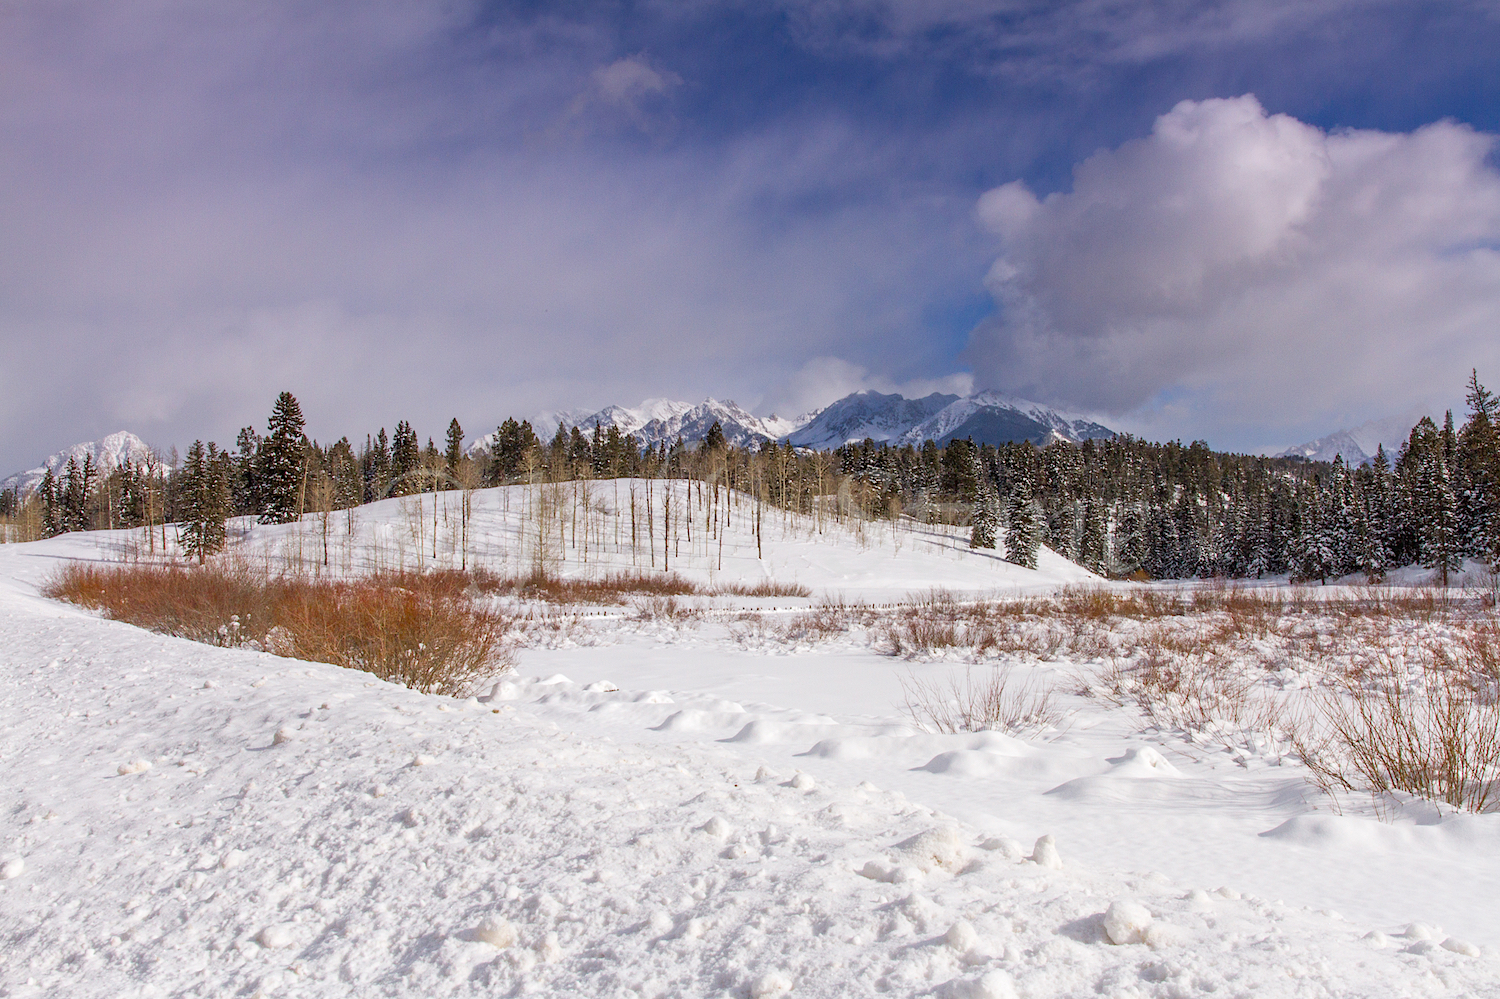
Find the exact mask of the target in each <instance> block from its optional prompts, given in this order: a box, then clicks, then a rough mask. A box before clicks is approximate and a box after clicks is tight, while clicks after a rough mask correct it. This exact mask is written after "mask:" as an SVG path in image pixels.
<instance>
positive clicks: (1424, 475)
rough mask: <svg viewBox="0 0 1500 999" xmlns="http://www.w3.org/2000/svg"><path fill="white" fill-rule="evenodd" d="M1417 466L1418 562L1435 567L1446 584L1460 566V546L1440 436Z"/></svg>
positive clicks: (1430, 567) (1461, 553)
mask: <svg viewBox="0 0 1500 999" xmlns="http://www.w3.org/2000/svg"><path fill="white" fill-rule="evenodd" d="M1420 468H1421V473H1420V478H1419V479H1418V502H1419V503H1420V506H1419V508H1418V524H1419V529H1420V537H1421V545H1422V548H1421V551H1422V565H1423V567H1424V568H1428V569H1435V570H1437V572H1438V574H1439V575H1440V577H1441V579H1442V584H1443V586H1445V587H1446V586H1447V585H1448V574H1449V573H1450V572H1455V571H1457V570H1458V569H1460V568H1462V566H1463V546H1462V539H1461V538H1460V536H1459V529H1458V528H1459V525H1458V497H1457V496H1455V495H1454V493H1453V483H1452V479H1451V477H1450V475H1449V473H1448V463H1447V461H1446V460H1444V449H1443V447H1442V446H1441V440H1440V441H1439V443H1438V446H1436V447H1429V448H1428V449H1427V453H1426V454H1425V455H1424V456H1423V458H1422V462H1421V466H1420Z"/></svg>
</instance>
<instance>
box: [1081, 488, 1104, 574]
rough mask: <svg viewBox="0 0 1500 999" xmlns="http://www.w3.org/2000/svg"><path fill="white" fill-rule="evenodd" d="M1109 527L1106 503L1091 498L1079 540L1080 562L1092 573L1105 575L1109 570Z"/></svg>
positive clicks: (1084, 511) (1086, 506)
mask: <svg viewBox="0 0 1500 999" xmlns="http://www.w3.org/2000/svg"><path fill="white" fill-rule="evenodd" d="M1108 549H1109V525H1108V523H1107V518H1106V517H1105V515H1104V502H1103V501H1102V500H1100V499H1095V498H1093V497H1090V498H1089V499H1088V500H1087V502H1086V504H1085V506H1084V510H1083V536H1082V537H1081V538H1080V539H1079V545H1078V562H1079V564H1080V565H1082V566H1083V567H1084V568H1085V569H1088V570H1089V571H1090V572H1097V573H1098V574H1099V575H1101V576H1102V575H1104V574H1105V573H1106V572H1107V571H1108V569H1109V550H1108Z"/></svg>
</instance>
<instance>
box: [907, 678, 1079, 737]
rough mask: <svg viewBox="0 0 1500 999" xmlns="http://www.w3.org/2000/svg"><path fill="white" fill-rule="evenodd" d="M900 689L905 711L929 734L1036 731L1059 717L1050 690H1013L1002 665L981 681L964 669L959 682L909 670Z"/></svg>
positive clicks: (1059, 712) (955, 679) (1029, 685)
mask: <svg viewBox="0 0 1500 999" xmlns="http://www.w3.org/2000/svg"><path fill="white" fill-rule="evenodd" d="M901 691H902V693H903V694H904V695H905V702H906V713H907V714H909V715H910V716H911V719H912V721H913V722H914V723H915V724H916V725H917V727H918V728H920V729H922V730H924V731H929V732H942V733H946V734H949V735H954V734H957V733H959V732H983V731H1000V730H1010V731H1017V730H1033V731H1041V730H1043V729H1046V728H1049V727H1052V726H1055V725H1056V724H1058V723H1059V722H1060V721H1061V720H1062V712H1061V710H1060V709H1059V708H1058V707H1057V705H1056V704H1055V703H1054V702H1053V700H1052V690H1051V688H1048V687H1040V688H1038V687H1034V686H1033V685H1031V684H1027V685H1025V686H1023V687H1021V688H1020V689H1019V690H1016V689H1013V688H1011V686H1010V670H1009V669H1008V668H1006V667H1000V666H995V667H992V668H991V669H990V671H989V675H988V676H987V677H985V678H983V679H980V680H975V678H974V673H973V670H968V669H966V670H964V674H963V679H962V680H960V679H959V678H958V677H957V676H956V675H952V674H950V675H949V676H948V677H947V679H946V682H944V681H940V680H933V679H927V678H924V677H919V676H917V675H916V674H915V673H908V674H907V675H906V676H905V677H902V678H901Z"/></svg>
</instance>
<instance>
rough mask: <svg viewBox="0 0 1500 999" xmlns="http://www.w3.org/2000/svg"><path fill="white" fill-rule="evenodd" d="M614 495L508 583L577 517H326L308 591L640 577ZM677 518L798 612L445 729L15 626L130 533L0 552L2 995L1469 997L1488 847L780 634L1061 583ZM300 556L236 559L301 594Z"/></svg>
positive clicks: (606, 668)
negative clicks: (937, 717) (1012, 726)
mask: <svg viewBox="0 0 1500 999" xmlns="http://www.w3.org/2000/svg"><path fill="white" fill-rule="evenodd" d="M635 485H636V488H637V491H638V492H637V502H638V504H643V503H644V497H643V496H642V495H640V491H641V490H644V488H645V485H644V484H643V483H637V484H635ZM629 488H630V484H628V483H622V484H619V485H618V486H617V485H615V484H612V483H602V484H594V486H593V487H592V489H593V490H594V493H593V494H592V495H591V496H590V497H588V502H587V503H580V504H578V508H580V509H581V508H584V507H586V508H588V509H590V510H593V511H594V513H593V514H591V515H590V516H592V517H594V518H595V521H594V523H593V525H592V526H591V527H589V528H588V529H587V530H585V529H584V528H581V527H580V528H579V532H580V533H579V538H580V544H579V546H577V547H575V546H574V545H573V543H572V535H571V533H569V534H566V535H564V536H563V538H562V540H561V541H559V542H557V543H556V544H555V546H554V543H553V539H552V538H551V537H550V534H549V537H548V538H547V539H546V540H545V541H542V542H541V543H540V544H541V547H540V549H538V547H537V545H538V541H537V539H536V538H534V537H533V536H532V532H533V531H534V530H535V529H537V528H538V527H539V526H540V525H545V524H551V525H552V527H556V526H557V523H558V521H559V519H560V517H561V514H560V513H559V512H558V511H560V510H564V509H566V508H567V506H568V504H565V503H561V502H560V498H559V497H553V500H554V501H558V502H553V504H552V506H551V508H550V509H551V513H550V514H549V516H552V518H553V519H552V520H550V521H545V520H542V519H540V518H538V517H537V516H535V514H536V512H537V510H536V508H535V507H533V506H532V505H531V504H533V503H534V502H535V500H536V496H535V491H528V490H522V489H512V490H487V491H482V492H480V493H477V494H475V496H474V497H473V499H474V504H475V512H474V517H473V520H472V523H471V524H470V528H471V533H470V538H469V542H468V543H467V544H465V543H464V541H463V539H462V537H461V531H460V529H459V527H458V518H457V513H456V504H457V497H456V495H449V496H448V497H445V500H444V503H445V504H447V509H446V511H445V510H444V509H443V508H442V507H440V508H439V509H438V510H437V511H436V514H437V525H438V528H437V531H436V542H435V543H434V539H433V533H432V521H431V518H432V516H433V514H434V511H433V509H432V500H431V498H428V499H427V500H426V501H425V503H426V506H425V507H423V508H422V509H420V510H419V509H418V508H417V502H416V501H415V500H413V499H408V500H392V501H387V502H386V503H384V504H378V505H376V506H374V507H367V508H363V509H361V510H358V511H355V513H354V517H353V520H352V521H350V520H349V519H346V518H345V516H344V515H343V514H335V515H334V517H333V518H331V520H330V523H329V525H328V529H329V534H328V539H329V558H328V563H329V564H328V567H327V569H326V571H328V572H357V571H363V570H364V569H366V568H369V567H372V566H381V565H387V566H392V565H402V564H404V565H407V566H408V567H416V566H417V565H418V562H419V561H420V564H421V566H422V567H424V568H425V567H430V566H433V565H440V566H441V565H449V564H457V563H459V562H463V563H465V564H468V565H470V566H473V565H475V564H476V563H477V564H481V565H488V566H493V567H495V568H497V569H507V570H512V571H513V570H516V569H524V568H525V567H527V566H528V565H531V564H533V563H534V562H535V561H536V560H537V559H539V558H546V559H551V560H552V562H551V565H552V566H553V567H554V568H556V569H558V570H559V571H563V572H566V573H571V574H588V573H594V572H598V571H601V570H603V569H605V568H619V567H622V566H629V565H631V564H632V563H643V562H644V561H646V557H645V556H644V555H643V552H642V551H641V549H640V547H639V546H638V547H637V549H635V550H634V551H632V550H631V549H630V548H629V545H628V543H627V541H628V533H625V534H623V535H618V536H617V535H616V533H615V527H616V526H619V523H620V522H621V521H624V523H625V527H624V531H625V532H628V516H625V517H619V516H616V513H618V512H620V511H624V510H626V509H627V508H628V495H629ZM657 488H660V485H659V484H658V486H657ZM677 488H678V489H679V490H680V489H681V487H680V486H679V487H677ZM674 501H675V504H676V506H677V508H678V509H679V510H683V509H689V508H691V509H693V510H695V511H697V514H696V516H697V517H698V518H699V520H698V522H697V524H695V526H694V535H693V541H692V542H691V543H689V542H688V541H687V540H686V538H685V536H683V537H680V538H678V545H677V547H676V549H675V550H673V551H672V552H671V558H672V569H673V570H674V571H681V572H682V573H683V574H685V575H688V576H690V577H693V578H697V579H701V580H702V581H704V582H709V581H713V582H718V583H727V582H733V581H748V582H755V581H758V580H760V579H764V578H767V577H771V578H775V579H778V580H781V581H784V582H792V581H795V582H797V583H800V584H802V585H805V586H807V587H810V588H811V589H812V590H813V595H812V596H811V597H806V598H788V597H780V598H777V597H772V598H743V597H724V596H719V597H705V598H692V599H690V600H687V601H684V604H685V605H686V604H693V605H695V606H697V607H699V608H700V609H701V610H702V612H701V613H698V614H696V615H694V616H687V617H684V616H673V615H671V614H664V613H660V612H659V611H660V608H655V607H652V606H650V605H648V604H645V603H642V604H641V605H640V606H638V607H625V608H593V609H589V610H588V611H587V612H578V613H572V612H569V613H564V614H561V615H559V616H557V617H555V618H549V619H547V622H549V623H550V627H545V628H544V627H534V628H533V631H532V633H531V643H530V645H529V646H528V647H527V648H525V649H523V650H522V651H521V654H520V666H519V669H518V671H517V673H516V674H515V675H512V676H507V677H502V678H499V680H498V681H497V683H496V684H494V685H493V686H492V685H490V684H486V685H485V689H482V690H481V691H479V692H478V693H480V694H481V695H483V696H482V698H481V699H469V700H459V699H451V698H441V697H428V696H422V695H419V694H416V693H413V692H411V691H407V690H405V689H402V688H399V687H394V686H392V685H389V684H386V683H383V682H380V681H377V680H374V679H372V678H371V677H370V676H368V675H367V674H362V673H354V672H351V671H346V670H340V669H337V668H334V667H331V666H326V665H320V664H313V663H304V662H298V661H294V660H288V659H283V658H278V657H275V656H271V655H269V654H266V653H262V652H255V651H247V650H240V649H218V648H212V647H208V646H202V645H196V644H192V643H188V642H184V641H180V640H176V639H172V638H167V637H163V636H157V635H152V634H148V633H146V632H143V631H140V630H138V629H135V628H132V627H130V626H127V625H124V624H121V623H117V622H111V621H105V620H100V619H99V618H97V617H96V616H94V615H92V614H90V613H88V612H85V611H82V610H79V609H77V608H73V607H71V606H67V605H62V604H58V603H54V602H52V601H49V600H46V599H44V598H42V597H40V596H39V595H38V594H37V592H36V587H37V584H38V583H39V582H40V581H42V580H44V579H45V578H46V577H47V576H48V574H49V573H51V572H53V571H55V570H56V568H57V566H59V565H60V564H62V563H63V562H64V561H65V560H68V559H95V560H106V561H107V560H111V559H117V558H120V557H122V556H130V555H131V554H132V553H134V552H136V551H137V550H138V549H139V547H140V546H141V545H142V544H143V543H142V542H141V541H140V539H139V537H137V536H131V535H128V534H125V533H115V534H109V533H105V532H100V533H95V534H88V535H68V536H64V537H62V538H57V539H53V540H51V541H46V542H38V543H33V544H27V545H0V673H3V678H4V683H3V685H0V712H3V717H4V719H5V723H6V724H5V728H4V731H3V732H0V773H3V775H4V776H3V778H0V780H3V783H0V787H3V788H4V790H5V807H4V809H3V810H0V876H3V880H0V995H7V996H137V995H139V996H147V995H194V996H196V995H203V996H210V995H212V996H220V995H255V994H262V995H287V996H321V995H362V996H363V995H402V996H442V995H452V994H471V993H472V994H485V995H489V994H499V995H509V994H550V995H575V994H592V995H601V996H716V995H724V996H766V995H780V994H788V995H791V996H799V995H801V996H834V995H837V996H845V995H848V996H855V995H861V996H862V995H869V994H874V993H883V994H891V995H896V996H905V995H913V996H915V995H928V994H935V995H939V996H1011V995H1016V996H1071V995H1111V996H1132V995H1136V996H1186V995H1196V994H1200V993H1202V994H1214V995H1230V996H1303V995H1350V996H1377V995H1380V996H1384V995H1389V996H1406V995H1464V994H1467V995H1500V964H1497V961H1496V957H1497V955H1500V910H1497V909H1496V907H1495V906H1494V904H1493V897H1494V892H1495V889H1496V885H1497V880H1500V879H1497V875H1500V850H1497V846H1500V821H1497V817H1496V816H1493V815H1485V816H1464V817H1454V816H1446V815H1445V816H1443V817H1441V818H1440V819H1439V818H1438V817H1437V816H1435V815H1433V814H1432V813H1430V812H1429V811H1423V810H1418V809H1411V810H1408V812H1405V813H1400V814H1396V815H1394V816H1391V817H1388V821H1384V822H1382V821H1379V820H1378V819H1377V818H1375V817H1373V816H1372V815H1370V814H1368V812H1369V809H1368V808H1365V807H1360V806H1358V803H1357V802H1351V803H1348V804H1349V807H1347V808H1346V810H1345V814H1343V815H1337V814H1334V813H1333V812H1332V811H1330V809H1329V807H1328V804H1327V802H1326V799H1322V798H1320V797H1319V796H1318V795H1317V794H1316V792H1315V791H1314V790H1313V789H1312V788H1311V787H1310V786H1309V785H1308V784H1307V782H1306V780H1305V771H1303V770H1302V769H1301V767H1300V765H1298V764H1296V763H1295V762H1294V761H1292V760H1291V759H1290V758H1286V757H1284V756H1283V755H1281V754H1279V753H1278V751H1277V749H1276V747H1274V746H1265V747H1261V748H1260V749H1259V750H1257V749H1256V748H1255V747H1244V746H1241V747H1239V748H1235V747H1233V746H1229V745H1214V744H1213V743H1212V740H1209V741H1202V740H1199V741H1191V740H1188V739H1186V738H1184V737H1183V735H1182V734H1181V733H1176V734H1174V733H1170V732H1162V731H1157V730H1153V729H1150V728H1149V727H1146V726H1143V725H1142V724H1141V719H1140V717H1139V715H1138V713H1136V712H1134V711H1133V710H1132V709H1126V708H1122V707H1118V706H1112V705H1111V704H1109V703H1108V702H1104V701H1101V700H1100V699H1099V698H1096V697H1087V696H1083V695H1082V694H1081V693H1079V691H1081V690H1083V689H1084V688H1085V687H1086V686H1087V685H1088V677H1089V674H1090V671H1091V670H1093V669H1095V668H1096V667H1097V666H1098V665H1099V664H1098V663H1095V662H1090V661H1086V660H1082V659H1079V660H1076V661H1070V660H1065V659H1064V660H1057V659H1050V660H1040V661H1039V660H1035V659H1030V660H1026V661H1024V662H1020V663H1019V664H1018V665H1017V666H1016V667H1015V669H1016V671H1017V674H1018V675H1024V676H1026V677H1029V678H1031V679H1033V680H1034V681H1035V682H1037V683H1050V684H1052V685H1054V686H1055V687H1056V689H1057V691H1058V693H1057V698H1058V703H1059V706H1060V707H1061V708H1062V710H1063V712H1064V714H1065V718H1066V720H1065V721H1064V723H1063V724H1061V725H1059V726H1056V727H1054V728H1051V729H1049V730H1047V731H1044V732H1040V733H1032V734H1030V735H1029V736H1028V735H1026V734H1020V735H1012V734H1003V733H998V732H985V733H977V734H964V735H933V734H927V733H923V732H921V731H919V730H918V729H917V728H915V727H914V726H913V724H912V721H911V719H910V718H909V717H907V715H906V714H905V712H904V711H903V709H902V702H903V691H902V680H903V678H909V676H911V675H916V676H919V677H929V678H933V679H937V678H941V677H944V676H947V675H950V674H951V673H952V672H953V671H955V670H960V671H961V669H962V666H961V665H959V664H958V663H957V662H955V661H948V660H943V659H934V660H931V661H921V662H908V661H906V660H902V659H899V658H896V657H893V656H890V655H887V654H883V652H882V651H881V650H880V649H879V648H878V647H877V646H876V644H872V642H871V641H869V640H868V637H867V636H864V635H863V634H862V633H861V632H859V630H858V629H855V630H853V631H849V632H841V633H837V634H833V635H830V636H824V637H818V636H806V637H799V635H798V634H797V633H794V631H792V630H788V629H785V628H782V627H781V625H780V624H779V623H778V622H783V621H789V620H793V619H794V615H795V612H796V610H797V609H798V608H803V609H805V608H807V607H809V606H812V605H815V604H817V603H819V602H820V601H826V600H828V599H829V598H831V597H834V596H837V597H839V598H841V599H843V600H845V601H855V600H866V601H870V602H895V601H900V600H902V599H905V598H906V597H907V596H908V595H909V594H912V593H920V592H922V591H924V590H928V589H930V588H931V587H933V586H945V587H948V588H950V589H952V590H955V591H958V593H959V595H960V596H964V595H975V594H981V593H1000V594H1010V593H1015V592H1020V591H1030V592H1038V591H1045V590H1046V589H1047V588H1049V587H1053V588H1055V587H1056V586H1058V585H1060V584H1067V583H1072V582H1078V581H1080V580H1086V579H1088V578H1089V577H1088V574H1086V573H1084V572H1083V570H1080V569H1078V568H1077V567H1074V566H1072V565H1070V564H1069V563H1066V562H1064V561H1063V560H1061V559H1058V558H1056V557H1055V556H1050V557H1049V558H1048V559H1047V560H1045V561H1044V562H1043V565H1042V571H1040V572H1031V571H1029V570H1024V569H1019V568H1017V567H1015V566H1011V565H1009V564H1008V563H1004V562H1000V561H998V560H997V559H995V558H994V557H993V555H992V554H988V553H971V552H969V551H968V550H967V549H966V548H965V547H964V546H963V544H962V541H961V533H962V532H944V531H942V530H937V529H928V528H920V529H919V528H910V529H908V528H901V529H899V530H896V531H894V532H893V531H892V530H891V529H890V527H889V526H888V525H886V526H884V527H879V526H877V525H864V526H863V527H861V526H859V525H841V524H837V523H831V522H829V523H824V524H823V525H822V530H821V531H820V530H819V527H818V525H817V524H816V523H813V522H811V521H807V520H803V521H795V522H793V521H786V522H783V521H782V519H781V518H780V515H779V514H773V512H772V511H766V518H765V522H764V524H763V526H762V536H761V557H760V558H757V557H756V553H755V542H754V537H753V535H752V534H751V533H750V527H749V525H750V520H749V516H750V515H751V513H752V512H753V511H752V510H749V509H747V508H745V507H740V508H736V509H735V510H734V511H732V515H731V516H730V517H729V519H728V523H727V524H725V523H722V522H721V524H720V526H719V529H720V530H722V532H723V534H724V546H723V551H722V553H721V551H720V550H719V546H718V543H717V539H716V538H715V537H714V530H713V527H714V525H713V524H712V523H711V519H712V512H711V509H709V508H706V507H704V508H700V507H698V506H696V505H693V506H691V507H690V506H689V504H688V501H687V498H686V497H685V496H683V495H681V493H680V491H679V493H678V494H677V495H676V496H675V497H674ZM660 503H661V494H660V493H658V494H656V496H655V497H654V498H653V507H652V508H653V510H654V512H655V515H656V517H657V518H658V520H657V523H656V526H655V530H656V532H658V533H657V537H656V539H655V540H656V544H657V546H658V556H659V555H660V546H661V544H662V538H661V537H660V533H659V532H660V530H661V523H660V517H661V513H662V509H661V505H660ZM705 518H707V519H705ZM575 523H576V521H575ZM323 526H324V525H323V524H322V523H321V522H320V521H319V520H318V519H317V518H309V519H308V522H307V523H305V524H304V525H302V526H301V527H300V528H297V527H281V528H255V529H253V530H252V529H250V528H249V527H248V526H242V527H241V530H240V531H239V533H238V539H237V545H238V552H239V554H238V556H237V557H240V558H243V559H245V560H254V559H257V558H260V559H266V560H270V561H272V562H273V563H275V564H277V565H288V564H291V565H300V567H301V568H302V569H304V570H305V571H315V570H316V571H325V570H324V568H323V561H322V559H323V544H322V542H323V540H324V531H323ZM637 526H638V527H640V526H641V525H640V524H639V523H638V525H637ZM568 530H569V531H570V532H571V527H570V528H569V529H568ZM549 531H550V528H549ZM590 531H592V532H593V533H592V535H591V537H590V545H591V548H590V554H589V562H588V563H587V564H585V563H584V562H583V560H582V547H581V539H582V537H583V536H584V535H585V534H589V533H590ZM684 535H685V532H684ZM617 539H618V541H617ZM169 540H170V539H169ZM721 565H722V568H720V566H721ZM746 611H754V612H757V613H758V617H754V616H752V617H747V616H746V615H745V613H744V612H746ZM1047 836H1050V837H1053V839H1051V840H1046V839H1042V837H1047ZM1038 861H1040V862H1038ZM1059 864H1060V866H1058V865H1059ZM1111 912H1112V916H1110V915H1107V914H1109V913H1111ZM1148 922H1149V925H1148ZM1111 932H1113V933H1114V935H1115V936H1116V937H1118V938H1119V939H1120V940H1124V941H1127V942H1124V943H1119V944H1116V943H1112V942H1110V934H1111Z"/></svg>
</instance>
